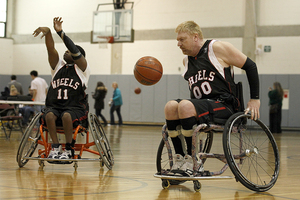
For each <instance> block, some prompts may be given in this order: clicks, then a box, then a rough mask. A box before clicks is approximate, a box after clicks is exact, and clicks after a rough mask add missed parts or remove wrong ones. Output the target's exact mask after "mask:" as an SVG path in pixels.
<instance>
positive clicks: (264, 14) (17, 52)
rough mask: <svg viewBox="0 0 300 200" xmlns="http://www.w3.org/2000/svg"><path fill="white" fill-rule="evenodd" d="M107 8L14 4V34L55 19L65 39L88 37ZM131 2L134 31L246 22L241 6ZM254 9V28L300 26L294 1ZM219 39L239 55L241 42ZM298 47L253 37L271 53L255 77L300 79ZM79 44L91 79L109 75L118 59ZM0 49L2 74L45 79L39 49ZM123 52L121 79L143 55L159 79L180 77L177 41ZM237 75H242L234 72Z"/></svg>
mask: <svg viewBox="0 0 300 200" xmlns="http://www.w3.org/2000/svg"><path fill="white" fill-rule="evenodd" d="M111 2H112V0H105V1H104V0H88V1H86V0H76V1H74V0H64V1H60V0H52V1H45V0H44V1H43V0H30V1H28V0H15V1H14V6H15V8H14V9H13V10H14V11H15V15H14V20H13V26H14V28H13V30H14V34H17V35H31V34H32V32H33V31H34V30H35V29H36V28H37V27H38V26H49V27H51V28H52V19H53V17H55V16H62V17H63V20H64V24H63V28H64V30H65V32H66V33H67V34H68V33H88V32H90V31H91V30H92V21H93V11H95V10H96V8H97V5H98V4H99V3H111ZM133 2H134V8H133V9H134V20H133V22H134V30H148V29H149V30H150V29H152V30H155V29H175V28H176V26H177V25H178V24H179V23H181V22H183V21H186V20H194V21H196V22H197V23H198V24H199V25H200V26H201V27H204V28H207V27H226V26H239V27H242V26H244V21H245V0H210V1H208V0H188V1H182V0H163V1H161V0H151V1H146V0H133ZM257 3H258V6H257V8H258V9H257V12H258V13H257V16H258V18H257V21H258V23H257V24H258V25H260V26H273V25H299V24H300V16H299V15H300V12H298V10H297V8H298V7H299V4H300V3H299V2H298V1H293V0H287V1H284V3H283V1H282V0H263V1H257ZM108 8H109V7H108ZM101 9H105V7H101ZM109 9H110V8H109ZM52 30H53V29H52ZM55 37H57V36H55ZM204 37H205V35H204ZM206 37H209V36H206ZM56 39H57V38H56ZM220 39H221V40H224V41H229V42H231V43H233V44H234V45H235V46H236V47H237V48H238V49H240V50H241V49H242V38H220ZM34 40H39V38H35V39H34ZM299 42H300V37H258V38H257V45H262V46H264V45H271V47H272V51H271V52H270V53H263V54H261V55H259V56H257V60H256V62H257V64H258V67H259V73H261V74H300V68H299V67H298V63H299V62H298V60H297V58H298V57H299ZM78 44H79V45H81V46H83V47H84V49H85V50H86V52H87V59H88V62H89V64H90V66H91V68H92V74H110V66H111V59H114V56H118V55H111V45H108V48H107V49H101V48H99V45H98V44H90V43H89V42H84V43H78ZM0 45H1V47H3V46H5V49H3V48H1V50H0V51H2V52H3V53H2V54H1V58H4V59H1V61H0V63H1V66H5V69H3V70H2V71H1V74H11V73H15V74H28V73H29V71H30V70H32V69H36V70H37V71H39V73H40V74H44V75H47V74H50V70H49V68H48V63H47V53H46V49H45V45H44V43H38V44H16V45H12V41H11V40H5V39H2V40H0ZM56 47H57V49H58V51H59V53H60V55H62V54H63V52H64V51H65V47H64V45H63V44H62V43H57V44H56ZM122 49H123V55H122V56H123V57H122V74H132V71H133V67H134V64H135V62H136V61H137V60H138V59H139V58H140V57H142V56H145V55H152V56H155V57H157V58H158V59H159V60H160V61H161V62H162V64H163V67H164V74H181V73H182V70H183V69H182V58H183V55H182V53H181V51H180V49H178V47H177V42H176V38H174V40H155V41H149V40H147V41H141V40H140V41H135V42H133V43H123V48H122ZM13 58H14V59H13ZM179 67H181V68H179ZM283 67H284V70H283ZM2 68H3V67H2ZM236 73H238V74H239V73H241V72H240V71H239V70H236Z"/></svg>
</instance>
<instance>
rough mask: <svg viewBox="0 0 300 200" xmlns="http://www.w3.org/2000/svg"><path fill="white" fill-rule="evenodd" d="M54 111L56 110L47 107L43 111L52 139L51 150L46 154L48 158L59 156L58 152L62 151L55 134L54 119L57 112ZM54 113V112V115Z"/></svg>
mask: <svg viewBox="0 0 300 200" xmlns="http://www.w3.org/2000/svg"><path fill="white" fill-rule="evenodd" d="M56 112H57V111H56V110H52V109H48V110H46V113H45V120H46V125H47V128H48V132H49V134H50V137H51V140H52V144H51V151H50V153H49V155H48V158H59V156H60V154H61V153H62V147H61V145H60V144H59V141H58V137H57V134H56V120H57V114H58V113H56ZM54 113H56V115H55V114H54Z"/></svg>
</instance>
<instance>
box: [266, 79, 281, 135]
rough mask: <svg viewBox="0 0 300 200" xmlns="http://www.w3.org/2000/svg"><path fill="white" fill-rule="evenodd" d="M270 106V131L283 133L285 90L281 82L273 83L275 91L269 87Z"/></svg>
mask: <svg viewBox="0 0 300 200" xmlns="http://www.w3.org/2000/svg"><path fill="white" fill-rule="evenodd" d="M268 96H269V105H270V112H269V113H270V114H269V120H270V131H271V132H272V133H281V117H282V116H281V113H282V112H281V110H282V100H283V89H282V87H281V84H280V83H279V82H274V83H273V89H272V88H271V87H269V93H268Z"/></svg>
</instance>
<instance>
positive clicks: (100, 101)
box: [93, 81, 107, 126]
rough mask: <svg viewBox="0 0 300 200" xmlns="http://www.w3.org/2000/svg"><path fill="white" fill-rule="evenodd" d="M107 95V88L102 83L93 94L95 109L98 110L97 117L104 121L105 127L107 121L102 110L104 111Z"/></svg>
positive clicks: (98, 84) (99, 83)
mask: <svg viewBox="0 0 300 200" xmlns="http://www.w3.org/2000/svg"><path fill="white" fill-rule="evenodd" d="M106 93H107V88H106V87H105V85H104V84H103V83H102V82H101V81H99V82H98V83H97V86H96V88H95V93H94V94H93V98H94V99H95V104H94V108H95V110H96V115H97V117H100V118H101V119H102V120H103V122H104V126H107V121H106V119H105V117H104V116H103V115H102V114H101V110H102V109H104V98H105V96H106Z"/></svg>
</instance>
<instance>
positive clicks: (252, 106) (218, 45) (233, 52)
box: [213, 41, 260, 119]
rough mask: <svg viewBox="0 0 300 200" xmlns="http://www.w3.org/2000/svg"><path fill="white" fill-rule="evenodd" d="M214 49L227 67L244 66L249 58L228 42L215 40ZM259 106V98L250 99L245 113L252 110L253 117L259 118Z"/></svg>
mask: <svg viewBox="0 0 300 200" xmlns="http://www.w3.org/2000/svg"><path fill="white" fill-rule="evenodd" d="M213 50H214V53H215V55H216V57H217V59H218V61H219V62H220V63H221V64H222V65H223V66H225V67H228V66H236V67H238V68H242V67H243V66H244V64H245V62H246V60H247V56H246V55H245V54H243V53H242V52H241V51H239V50H238V49H237V48H235V47H234V46H233V45H232V44H230V43H228V42H220V41H218V42H215V43H214V44H213ZM259 107H260V100H259V99H250V100H249V102H248V103H247V109H246V110H245V114H247V113H248V112H250V111H251V118H252V119H257V118H259V117H260V113H259Z"/></svg>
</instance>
